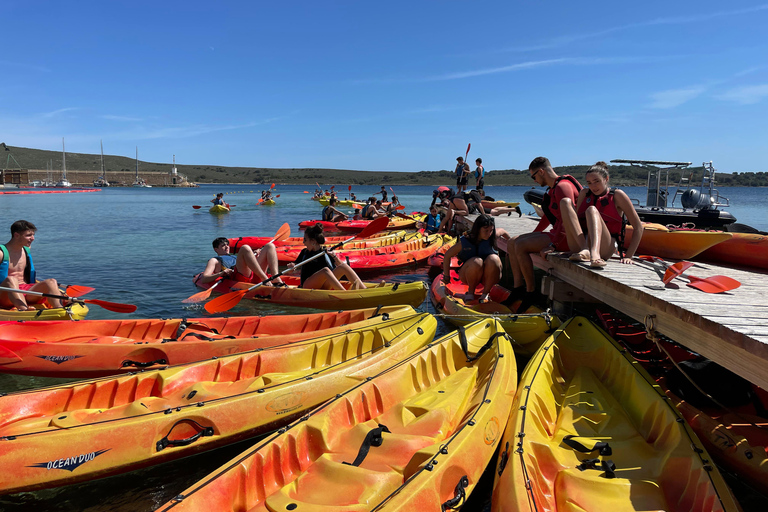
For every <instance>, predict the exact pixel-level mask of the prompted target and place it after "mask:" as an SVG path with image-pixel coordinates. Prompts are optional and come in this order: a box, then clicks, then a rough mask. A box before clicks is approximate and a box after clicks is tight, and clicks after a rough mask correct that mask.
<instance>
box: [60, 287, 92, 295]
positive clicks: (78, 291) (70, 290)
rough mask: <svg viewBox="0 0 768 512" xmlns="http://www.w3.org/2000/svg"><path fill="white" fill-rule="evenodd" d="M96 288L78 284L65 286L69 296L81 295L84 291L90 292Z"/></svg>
mask: <svg viewBox="0 0 768 512" xmlns="http://www.w3.org/2000/svg"><path fill="white" fill-rule="evenodd" d="M95 289H96V288H91V287H90V286H80V285H76V284H72V285H69V286H67V287H66V291H65V292H64V293H66V294H67V295H68V296H70V297H82V296H83V295H85V294H86V293H91V292H92V291H93V290H95Z"/></svg>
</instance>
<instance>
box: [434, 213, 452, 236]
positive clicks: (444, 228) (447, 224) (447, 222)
mask: <svg viewBox="0 0 768 512" xmlns="http://www.w3.org/2000/svg"><path fill="white" fill-rule="evenodd" d="M452 221H453V210H451V209H450V208H448V209H446V210H445V215H444V216H443V220H442V222H440V227H439V228H438V229H437V232H438V233H447V232H448V230H449V229H451V225H452V224H453V222H452Z"/></svg>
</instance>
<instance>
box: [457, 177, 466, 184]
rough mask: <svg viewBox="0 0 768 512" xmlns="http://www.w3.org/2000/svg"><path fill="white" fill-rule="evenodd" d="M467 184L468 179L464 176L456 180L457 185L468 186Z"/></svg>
mask: <svg viewBox="0 0 768 512" xmlns="http://www.w3.org/2000/svg"><path fill="white" fill-rule="evenodd" d="M466 184H467V177H466V176H462V177H460V178H456V185H466Z"/></svg>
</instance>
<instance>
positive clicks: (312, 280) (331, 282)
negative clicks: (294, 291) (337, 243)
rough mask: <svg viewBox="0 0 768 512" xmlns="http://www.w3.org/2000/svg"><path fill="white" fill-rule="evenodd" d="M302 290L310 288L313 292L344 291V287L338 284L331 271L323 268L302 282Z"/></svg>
mask: <svg viewBox="0 0 768 512" xmlns="http://www.w3.org/2000/svg"><path fill="white" fill-rule="evenodd" d="M303 288H311V289H313V290H345V289H346V288H344V286H342V284H341V283H340V282H339V280H338V279H337V278H336V276H335V275H333V272H331V269H329V268H328V267H324V268H322V269H320V270H318V271H317V272H315V273H314V274H312V275H311V276H309V279H307V280H306V281H304V285H303Z"/></svg>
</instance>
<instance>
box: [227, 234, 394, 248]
mask: <svg viewBox="0 0 768 512" xmlns="http://www.w3.org/2000/svg"><path fill="white" fill-rule="evenodd" d="M405 235H406V233H405V230H402V231H392V232H389V233H384V234H382V233H376V234H375V235H373V236H370V237H368V238H364V239H362V240H361V239H358V240H356V241H354V242H349V243H350V244H353V243H354V244H356V247H379V246H381V245H387V243H396V242H390V239H398V242H402V241H403V240H402V238H403V237H404V236H405ZM349 238H350V237H349V235H339V236H326V237H325V243H326V245H332V244H336V243H339V242H344V241H345V240H349ZM272 240H274V238H272V237H269V236H240V237H237V238H230V239H229V246H230V250H231V252H232V253H235V252H237V249H239V248H241V247H243V246H244V245H247V246H248V247H250V248H251V249H260V248H261V247H264V246H265V245H266V244H267V242H272ZM272 243H273V244H274V245H275V247H296V246H299V247H300V248H303V246H304V237H301V236H292V237H289V238H286V239H285V240H279V241H276V242H272ZM345 247H347V246H346V245H345Z"/></svg>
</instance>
